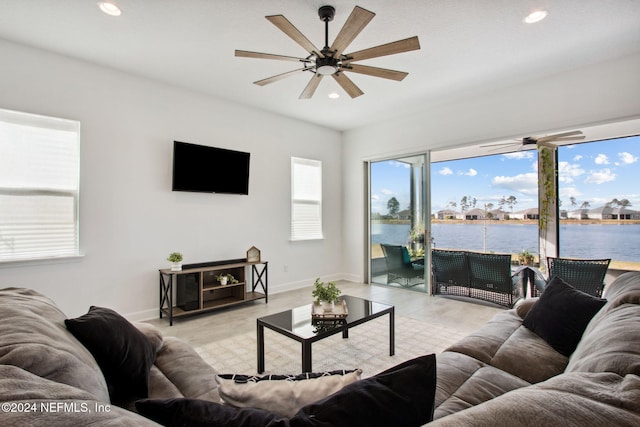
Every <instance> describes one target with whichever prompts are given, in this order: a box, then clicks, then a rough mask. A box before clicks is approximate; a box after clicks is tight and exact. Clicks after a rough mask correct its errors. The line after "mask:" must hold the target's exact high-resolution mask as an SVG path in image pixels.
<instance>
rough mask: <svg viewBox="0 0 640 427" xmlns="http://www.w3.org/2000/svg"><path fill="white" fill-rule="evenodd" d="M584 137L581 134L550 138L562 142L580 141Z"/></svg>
mask: <svg viewBox="0 0 640 427" xmlns="http://www.w3.org/2000/svg"><path fill="white" fill-rule="evenodd" d="M584 138H585V136H584V135H582V136H568V137H566V138H554V139H552V141H558V142H562V141H581V140H583V139H584Z"/></svg>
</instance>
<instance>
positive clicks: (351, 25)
mask: <svg viewBox="0 0 640 427" xmlns="http://www.w3.org/2000/svg"><path fill="white" fill-rule="evenodd" d="M374 16H376V14H375V13H373V12H370V11H368V10H367V9H363V8H361V7H360V6H356V7H354V8H353V10H352V11H351V15H349V17H348V18H347V22H345V24H344V25H343V26H342V29H341V30H340V32H339V33H338V35H337V36H336V39H335V40H334V41H333V44H332V45H331V50H334V51H335V52H336V53H335V54H334V57H336V58H338V57H340V54H341V53H342V52H344V50H345V49H346V48H347V46H349V44H351V42H352V41H353V39H355V38H356V37H357V36H358V34H360V32H361V31H362V30H363V29H364V27H366V26H367V24H368V23H369V22H370V21H371V20H372V19H373V17H374Z"/></svg>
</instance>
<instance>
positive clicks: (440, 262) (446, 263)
mask: <svg viewBox="0 0 640 427" xmlns="http://www.w3.org/2000/svg"><path fill="white" fill-rule="evenodd" d="M431 267H432V281H431V282H432V283H431V285H432V288H433V293H434V294H438V293H450V292H449V289H448V288H449V287H451V288H452V289H451V293H453V294H456V295H457V294H460V293H461V294H462V295H467V294H468V291H467V290H466V288H467V287H468V285H469V269H468V268H467V255H466V253H465V252H464V251H446V250H440V249H434V250H432V251H431ZM455 287H463V288H465V289H456V288H455ZM440 288H444V290H445V291H444V292H440V290H441V289H440Z"/></svg>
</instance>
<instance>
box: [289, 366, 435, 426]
mask: <svg viewBox="0 0 640 427" xmlns="http://www.w3.org/2000/svg"><path fill="white" fill-rule="evenodd" d="M435 389H436V357H435V354H430V355H427V356H421V357H418V358H415V359H412V360H408V361H406V362H404V363H401V364H399V365H396V366H394V367H393V368H390V369H388V370H386V371H384V372H381V373H379V374H377V375H375V376H373V377H369V378H366V379H363V380H360V381H357V382H355V383H352V384H349V385H348V386H346V387H344V388H343V389H342V390H340V391H338V392H337V393H334V394H332V395H331V396H329V397H327V398H325V399H323V400H320V401H318V402H316V403H312V404H311V405H307V406H305V407H303V408H302V409H301V410H300V412H298V413H297V414H296V415H295V416H294V417H293V418H291V419H290V420H289V423H290V426H291V427H327V426H331V427H359V426H362V427H365V426H366V427H376V426H380V427H413V426H415V427H418V426H421V425H423V424H426V423H428V422H429V421H431V420H432V419H433V409H434V407H433V406H434V399H435Z"/></svg>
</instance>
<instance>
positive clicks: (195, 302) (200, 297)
mask: <svg viewBox="0 0 640 427" xmlns="http://www.w3.org/2000/svg"><path fill="white" fill-rule="evenodd" d="M267 266H268V263H267V261H259V262H247V260H246V259H245V258H240V259H231V260H225V261H212V262H205V263H200V264H185V265H183V266H182V270H180V271H172V270H171V269H168V268H167V269H160V318H161V319H162V315H163V314H166V315H167V316H168V317H169V325H170V326H172V325H173V318H174V317H180V316H186V315H191V314H196V313H203V312H207V311H211V310H216V309H219V308H222V307H229V306H232V305H236V304H241V303H244V302H248V301H255V300H258V299H263V298H264V300H265V303H267V302H268V295H269V293H268V285H267V278H268V277H267V271H268V270H267ZM247 269H250V270H251V281H250V282H247V280H245V276H246V274H245V273H246V271H247ZM221 274H231V275H233V277H234V278H235V279H236V280H237V281H238V282H237V283H228V284H226V285H222V284H221V283H220V282H219V281H218V279H217V277H218V276H219V275H221ZM247 283H249V284H250V285H251V286H250V290H249V287H248V286H247ZM260 290H261V291H262V292H259V291H260Z"/></svg>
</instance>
